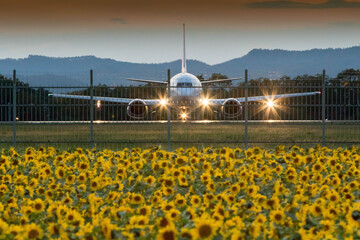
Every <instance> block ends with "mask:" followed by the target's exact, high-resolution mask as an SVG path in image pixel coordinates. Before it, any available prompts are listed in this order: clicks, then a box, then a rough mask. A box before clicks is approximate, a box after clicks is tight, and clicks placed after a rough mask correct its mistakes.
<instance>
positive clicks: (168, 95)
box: [167, 69, 171, 152]
mask: <svg viewBox="0 0 360 240" xmlns="http://www.w3.org/2000/svg"><path fill="white" fill-rule="evenodd" d="M167 75H168V76H167V77H168V84H167V100H168V106H167V121H168V122H167V150H168V152H170V149H171V136H170V135H171V134H170V131H171V130H170V123H171V121H170V117H171V114H170V69H168V71H167Z"/></svg>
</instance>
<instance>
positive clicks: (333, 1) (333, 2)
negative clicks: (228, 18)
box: [247, 0, 360, 9]
mask: <svg viewBox="0 0 360 240" xmlns="http://www.w3.org/2000/svg"><path fill="white" fill-rule="evenodd" d="M247 6H248V7H250V8H308V9H327V8H360V3H359V2H346V1H345V0H328V1H327V2H325V3H319V4H313V3H303V2H292V1H271V2H254V3H249V4H247Z"/></svg>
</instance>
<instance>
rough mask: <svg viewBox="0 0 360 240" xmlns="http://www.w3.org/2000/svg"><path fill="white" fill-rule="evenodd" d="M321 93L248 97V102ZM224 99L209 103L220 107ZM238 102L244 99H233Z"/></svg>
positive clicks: (212, 100)
mask: <svg viewBox="0 0 360 240" xmlns="http://www.w3.org/2000/svg"><path fill="white" fill-rule="evenodd" d="M318 94H321V92H307V93H288V94H278V95H268V96H256V97H248V102H255V101H266V100H272V101H273V100H276V99H279V98H290V97H302V96H311V95H318ZM228 99H229V98H225V99H209V100H208V101H209V103H210V104H213V105H222V104H223V103H224V102H225V101H226V100H228ZM234 99H235V100H237V101H239V102H245V98H244V97H242V98H234Z"/></svg>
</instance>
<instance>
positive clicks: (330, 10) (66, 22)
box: [0, 0, 360, 64]
mask: <svg viewBox="0 0 360 240" xmlns="http://www.w3.org/2000/svg"><path fill="white" fill-rule="evenodd" d="M0 6H1V7H0V58H1V59H3V58H25V57H27V56H28V55H45V56H52V57H73V56H83V55H95V56H97V57H101V58H112V59H116V60H119V61H127V62H139V63H159V62H168V61H173V60H176V59H180V58H181V53H182V24H183V23H185V24H186V55H187V57H188V59H197V60H200V61H203V62H205V63H208V64H217V63H221V62H224V61H227V60H230V59H233V58H237V57H241V56H243V55H245V54H247V53H248V52H249V51H251V50H252V49H254V48H262V49H286V50H307V49H312V48H345V47H351V46H360V0H352V1H350V0H349V1H345V0H316V1H308V0H301V1H297V0H277V1H271V0H258V1H249V0H238V1H237V0H197V1H196V0H182V1H176V0H31V1H29V0H0Z"/></svg>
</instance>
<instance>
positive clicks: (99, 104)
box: [96, 100, 101, 109]
mask: <svg viewBox="0 0 360 240" xmlns="http://www.w3.org/2000/svg"><path fill="white" fill-rule="evenodd" d="M100 107H101V101H100V100H97V102H96V108H97V109H100Z"/></svg>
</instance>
